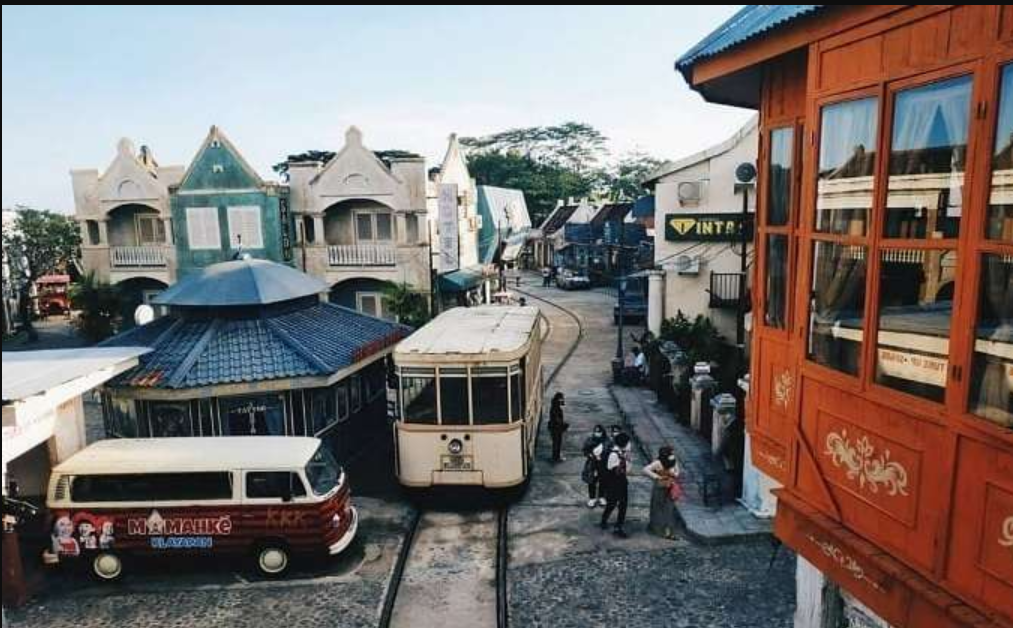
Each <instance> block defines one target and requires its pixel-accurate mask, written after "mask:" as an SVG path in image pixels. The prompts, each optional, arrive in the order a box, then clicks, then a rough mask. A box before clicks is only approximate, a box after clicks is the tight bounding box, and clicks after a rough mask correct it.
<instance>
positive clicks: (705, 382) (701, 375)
mask: <svg viewBox="0 0 1013 628" xmlns="http://www.w3.org/2000/svg"><path fill="white" fill-rule="evenodd" d="M693 371H694V372H695V373H696V374H695V375H694V376H693V377H691V378H689V383H690V387H691V390H692V394H693V401H692V405H690V409H689V424H690V426H691V427H692V428H693V429H694V430H696V431H697V432H699V431H700V429H701V427H702V426H703V423H704V412H706V411H707V410H706V407H707V405H708V402H709V401H710V396H711V395H712V394H713V393H714V388H715V387H716V386H717V382H716V381H715V380H714V378H713V377H711V374H710V365H709V364H707V363H706V362H697V363H696V364H695V365H694V366H693Z"/></svg>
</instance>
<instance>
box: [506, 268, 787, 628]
mask: <svg viewBox="0 0 1013 628" xmlns="http://www.w3.org/2000/svg"><path fill="white" fill-rule="evenodd" d="M537 283H540V282H539V281H538V280H537V279H536V278H533V277H531V278H526V281H525V284H524V285H523V286H522V287H521V290H523V291H525V292H527V293H528V294H530V295H532V296H536V297H537V296H541V297H544V298H546V299H549V300H550V301H552V302H555V303H558V304H560V305H564V306H566V307H567V308H569V309H572V310H574V311H576V312H577V313H578V314H579V316H580V317H581V319H582V320H583V323H584V331H585V337H584V341H583V342H582V344H581V346H580V348H579V349H578V350H577V351H576V353H575V354H574V356H573V357H572V358H571V360H570V361H569V362H568V363H567V365H566V366H565V367H564V368H563V369H562V371H561V372H560V374H559V377H558V378H557V380H556V381H555V382H553V383H552V384H551V385H550V386H549V388H548V390H547V391H546V394H547V397H548V396H550V395H551V394H552V393H553V392H555V391H556V390H562V391H563V392H564V393H565V394H566V395H567V406H566V420H567V421H568V422H569V423H570V424H571V429H570V431H569V432H568V433H567V435H566V439H565V441H564V448H563V449H564V455H566V457H567V460H566V461H565V462H563V463H561V464H556V465H553V464H551V463H550V462H549V461H548V457H549V452H548V446H549V443H548V440H549V439H548V438H547V436H546V435H545V434H544V433H543V435H542V436H543V438H540V440H539V443H538V452H539V453H538V459H537V461H536V467H535V472H534V475H533V478H532V482H531V487H530V490H529V491H528V493H527V494H526V495H525V496H524V498H523V499H522V500H521V501H520V502H519V503H518V504H516V505H515V506H514V507H513V508H511V511H510V574H509V591H510V593H509V603H510V609H509V611H510V622H511V625H512V626H524V627H529V626H530V627H538V626H546V627H548V626H552V627H561V628H566V627H569V626H575V627H577V626H579V627H582V628H586V627H591V626H595V627H597V626H623V627H631V628H639V627H651V628H657V627H661V626H663V627H668V626H692V627H705V626H715V627H721V628H738V627H752V626H756V627H761V626H762V627H764V628H767V627H779V626H790V625H791V623H792V614H793V612H794V605H795V596H794V565H795V558H794V556H792V555H791V554H790V553H788V552H786V551H784V550H781V551H780V552H779V554H778V555H777V558H776V560H775V561H774V566H773V568H772V569H771V570H770V571H768V570H767V568H768V565H769V564H770V562H771V557H772V556H774V553H773V551H774V550H773V545H772V543H771V542H770V541H769V539H764V538H760V539H757V538H754V539H752V540H748V541H745V542H737V543H734V544H730V545H721V546H708V545H701V544H698V543H696V542H694V540H692V538H690V537H684V536H680V537H679V538H677V539H675V540H666V539H660V538H657V537H654V536H652V535H650V534H648V533H647V531H646V526H647V519H648V503H649V499H650V482H649V480H648V479H647V478H645V477H643V476H641V475H639V473H638V471H639V469H640V467H641V466H642V465H643V464H646V462H647V456H646V455H645V454H644V453H643V452H640V451H635V454H636V460H635V464H634V465H633V474H634V475H633V476H631V478H630V483H631V495H630V512H629V518H628V520H627V521H628V523H627V531H628V532H629V533H630V535H631V536H630V538H629V539H618V538H616V537H614V536H613V535H612V534H610V533H609V532H605V531H602V530H600V529H598V527H597V523H598V519H599V517H600V515H601V510H600V509H594V510H590V509H588V508H587V506H586V504H585V501H586V499H587V495H586V492H585V491H586V489H585V486H584V484H583V483H582V482H581V481H580V477H579V476H580V469H581V466H582V464H583V459H582V455H581V453H580V445H581V443H582V441H583V439H584V438H585V436H586V435H587V434H588V433H589V432H590V430H591V428H592V427H593V426H594V425H595V424H596V423H602V424H604V425H609V424H612V423H617V422H619V421H620V416H621V415H620V413H619V407H618V405H617V403H616V398H615V397H614V396H613V395H612V394H611V391H610V386H611V381H610V380H611V373H610V360H611V357H612V355H613V354H614V352H615V339H616V330H615V327H613V326H612V323H611V319H612V316H611V313H612V299H610V298H609V297H608V296H607V295H605V294H603V293H599V292H596V291H587V292H562V291H559V290H555V289H552V288H549V289H542V288H540V287H538V286H537V285H536V284H537ZM529 302H532V300H531V299H529ZM537 304H538V305H539V306H540V307H542V310H543V312H544V313H545V314H546V315H547V316H548V317H549V318H550V320H551V321H552V323H553V336H550V338H549V342H548V345H549V346H548V347H547V349H546V355H547V356H555V355H556V351H557V349H558V347H559V346H560V345H561V344H562V343H561V342H560V341H561V340H563V338H560V336H566V339H567V340H569V339H572V337H573V335H574V333H575V330H573V329H572V325H573V323H572V321H570V319H569V318H568V317H566V316H565V315H564V314H563V313H561V312H560V311H559V310H557V309H555V308H552V307H551V306H547V305H545V304H543V303H540V302H539V303H537ZM548 359H551V358H548ZM548 359H547V361H548Z"/></svg>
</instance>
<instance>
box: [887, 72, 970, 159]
mask: <svg viewBox="0 0 1013 628" xmlns="http://www.w3.org/2000/svg"><path fill="white" fill-rule="evenodd" d="M970 109H971V77H969V76H965V77H960V78H956V79H952V80H949V81H943V82H941V83H934V84H932V85H927V86H925V87H919V88H916V89H911V90H907V91H904V92H901V93H899V94H898V95H897V104H896V107H895V109H894V122H893V145H892V147H891V148H892V150H893V151H894V152H897V151H904V150H918V149H922V148H945V147H947V146H952V147H958V146H959V147H963V146H966V145H967V125H968V118H969V116H970ZM937 118H940V119H941V120H942V123H943V128H944V129H945V132H944V133H939V132H938V131H939V127H937V126H936V120H937Z"/></svg>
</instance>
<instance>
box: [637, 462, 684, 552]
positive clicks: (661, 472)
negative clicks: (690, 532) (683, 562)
mask: <svg viewBox="0 0 1013 628" xmlns="http://www.w3.org/2000/svg"><path fill="white" fill-rule="evenodd" d="M644 475H646V476H647V477H649V478H651V480H653V481H654V488H653V490H652V491H651V519H650V523H648V525H647V529H648V530H650V531H651V533H652V534H656V535H658V536H661V537H665V538H667V539H671V538H674V537H675V505H674V500H675V499H678V497H679V496H680V494H681V489H680V487H679V476H680V475H682V469H681V468H680V467H679V461H678V460H677V459H676V457H675V450H674V449H672V447H670V446H668V445H665V446H664V447H662V448H661V449H659V450H658V458H657V459H656V460H654V461H652V462H651V463H650V464H649V465H647V466H646V467H644Z"/></svg>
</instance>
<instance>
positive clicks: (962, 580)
mask: <svg viewBox="0 0 1013 628" xmlns="http://www.w3.org/2000/svg"><path fill="white" fill-rule="evenodd" d="M958 451H959V455H958V464H957V483H956V489H955V491H954V506H953V517H952V530H951V532H950V551H949V560H948V564H947V570H946V578H947V580H948V581H949V582H950V583H951V584H952V586H953V587H954V589H955V590H957V591H958V592H961V593H964V594H965V595H968V596H971V597H973V598H974V599H978V600H982V601H984V602H985V603H987V604H988V605H989V606H991V607H993V608H995V609H997V610H999V611H1000V612H1002V613H1003V614H1005V616H1006V617H1008V618H1009V619H1010V620H1011V621H1013V454H1010V453H1008V452H1003V451H1000V450H997V449H995V448H993V447H989V446H988V445H986V444H984V443H982V442H980V441H977V440H973V439H969V438H962V439H961V440H960V444H959V449H958Z"/></svg>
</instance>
